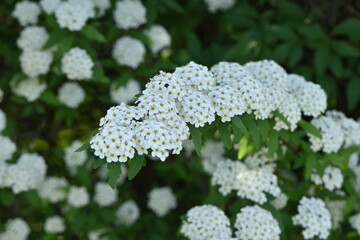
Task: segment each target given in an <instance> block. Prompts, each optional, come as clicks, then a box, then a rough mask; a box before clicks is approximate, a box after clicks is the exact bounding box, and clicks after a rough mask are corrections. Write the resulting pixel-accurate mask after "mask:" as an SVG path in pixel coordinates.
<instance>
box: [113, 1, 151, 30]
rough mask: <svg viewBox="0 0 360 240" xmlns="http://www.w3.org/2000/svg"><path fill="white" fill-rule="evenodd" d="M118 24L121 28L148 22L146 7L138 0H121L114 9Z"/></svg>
mask: <svg viewBox="0 0 360 240" xmlns="http://www.w3.org/2000/svg"><path fill="white" fill-rule="evenodd" d="M114 20H115V22H116V26H117V27H118V28H120V29H125V30H127V29H130V28H137V27H139V26H140V25H142V24H144V23H145V22H146V8H145V7H144V5H143V4H142V3H141V2H140V1H138V0H121V1H118V2H117V3H116V9H115V11H114Z"/></svg>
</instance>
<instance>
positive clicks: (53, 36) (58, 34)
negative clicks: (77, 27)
mask: <svg viewBox="0 0 360 240" xmlns="http://www.w3.org/2000/svg"><path fill="white" fill-rule="evenodd" d="M66 37H67V32H66V31H65V30H64V29H57V30H54V31H51V33H50V36H49V38H48V40H47V42H46V43H45V45H44V47H43V48H44V49H48V48H50V47H53V46H55V45H56V44H58V43H59V41H61V40H63V39H65V38H66Z"/></svg>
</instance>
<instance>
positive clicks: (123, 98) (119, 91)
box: [110, 79, 141, 104]
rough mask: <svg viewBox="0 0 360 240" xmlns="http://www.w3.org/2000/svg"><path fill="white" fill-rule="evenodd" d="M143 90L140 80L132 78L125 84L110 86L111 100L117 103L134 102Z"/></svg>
mask: <svg viewBox="0 0 360 240" xmlns="http://www.w3.org/2000/svg"><path fill="white" fill-rule="evenodd" d="M140 92H141V87H140V84H139V82H138V81H136V80H134V79H130V80H129V81H128V82H127V84H126V85H125V86H120V87H116V85H115V84H113V85H112V86H111V88H110V97H111V100H112V101H113V102H115V103H117V104H121V103H122V102H124V103H126V104H128V103H131V102H134V101H135V99H136V97H135V96H136V95H137V94H139V93H140Z"/></svg>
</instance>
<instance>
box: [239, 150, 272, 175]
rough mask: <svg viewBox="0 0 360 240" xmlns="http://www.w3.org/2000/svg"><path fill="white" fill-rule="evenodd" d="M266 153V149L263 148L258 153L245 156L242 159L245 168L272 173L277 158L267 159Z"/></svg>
mask: <svg viewBox="0 0 360 240" xmlns="http://www.w3.org/2000/svg"><path fill="white" fill-rule="evenodd" d="M268 152H269V150H268V148H266V147H263V148H262V149H260V151H258V152H256V153H253V154H251V155H248V156H246V158H245V159H244V162H245V164H246V166H247V167H248V168H250V169H263V170H267V171H269V172H274V170H275V168H276V163H275V161H276V160H277V156H273V157H269V156H268Z"/></svg>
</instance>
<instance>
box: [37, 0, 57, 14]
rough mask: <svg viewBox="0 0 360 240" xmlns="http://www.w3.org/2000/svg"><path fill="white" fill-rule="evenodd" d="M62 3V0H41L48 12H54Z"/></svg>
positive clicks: (42, 6) (43, 7)
mask: <svg viewBox="0 0 360 240" xmlns="http://www.w3.org/2000/svg"><path fill="white" fill-rule="evenodd" d="M60 3H61V0H41V1H40V6H41V8H42V9H43V10H44V12H46V13H47V14H53V13H54V12H55V10H56V9H57V8H58V6H59V5H60Z"/></svg>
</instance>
